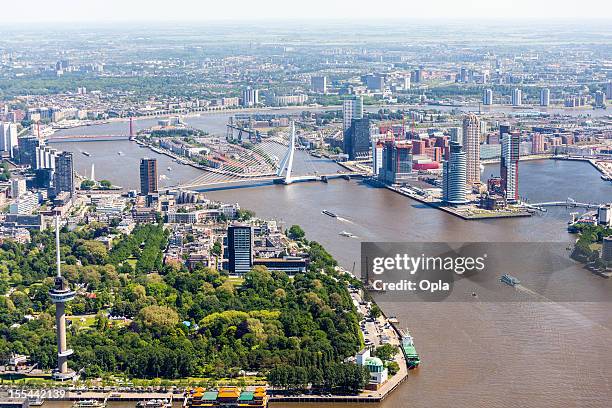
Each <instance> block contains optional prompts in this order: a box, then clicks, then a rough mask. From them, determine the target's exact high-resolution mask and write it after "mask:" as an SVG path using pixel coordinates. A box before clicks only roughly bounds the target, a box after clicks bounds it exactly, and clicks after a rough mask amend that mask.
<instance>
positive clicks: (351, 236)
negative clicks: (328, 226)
mask: <svg viewBox="0 0 612 408" xmlns="http://www.w3.org/2000/svg"><path fill="white" fill-rule="evenodd" d="M338 235H342V236H343V237H347V238H355V237H356V235H354V234H351V233H350V232H348V231H342V232H340V233H339V234H338Z"/></svg>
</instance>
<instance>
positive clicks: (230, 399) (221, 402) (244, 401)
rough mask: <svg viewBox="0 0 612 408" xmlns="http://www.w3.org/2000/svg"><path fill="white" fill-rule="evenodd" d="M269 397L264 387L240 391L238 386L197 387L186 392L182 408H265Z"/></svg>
mask: <svg viewBox="0 0 612 408" xmlns="http://www.w3.org/2000/svg"><path fill="white" fill-rule="evenodd" d="M269 399H270V396H269V395H268V394H267V392H266V389H265V387H257V388H256V389H255V391H241V390H240V388H238V387H219V389H217V390H211V391H205V390H204V389H203V388H199V387H198V388H196V389H193V390H191V391H190V392H189V393H187V395H186V397H185V402H184V404H183V408H200V407H249V408H267V407H268V402H269Z"/></svg>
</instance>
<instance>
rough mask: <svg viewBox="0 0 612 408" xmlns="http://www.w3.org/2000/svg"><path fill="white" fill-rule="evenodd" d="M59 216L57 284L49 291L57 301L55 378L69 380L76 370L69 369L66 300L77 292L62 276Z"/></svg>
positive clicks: (56, 235) (57, 225) (56, 221)
mask: <svg viewBox="0 0 612 408" xmlns="http://www.w3.org/2000/svg"><path fill="white" fill-rule="evenodd" d="M59 228H60V225H59V217H58V216H57V215H56V216H55V253H56V263H57V275H56V276H55V286H54V287H53V289H51V290H50V291H49V296H51V301H52V302H53V303H55V326H56V327H57V368H56V369H55V370H53V374H52V376H53V379H54V380H58V381H64V380H69V379H71V378H72V377H74V376H75V374H76V373H75V372H74V371H72V370H70V369H68V357H69V356H70V355H72V353H73V351H72V350H71V349H69V348H67V345H66V302H69V301H71V300H72V299H74V296H75V293H74V292H73V291H72V290H71V289H70V286H68V281H67V280H66V279H65V278H63V277H62V270H61V257H60V235H59Z"/></svg>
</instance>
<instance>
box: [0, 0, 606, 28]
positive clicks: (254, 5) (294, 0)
mask: <svg viewBox="0 0 612 408" xmlns="http://www.w3.org/2000/svg"><path fill="white" fill-rule="evenodd" d="M2 3H3V4H2V15H3V16H4V18H3V22H5V23H6V22H8V21H11V20H12V21H24V22H28V21H30V22H33V21H36V22H40V21H44V22H61V21H99V22H107V21H108V22H110V21H126V20H133V21H150V20H156V21H160V20H173V21H198V20H245V19H256V20H262V19H309V20H314V19H321V18H325V19H384V18H394V19H398V18H405V19H411V18H427V19H431V18H445V19H446V18H458V19H466V18H536V19H577V18H578V19H584V18H606V19H612V0H386V1H377V0H225V1H223V0H28V1H2Z"/></svg>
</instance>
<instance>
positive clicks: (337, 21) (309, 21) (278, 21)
mask: <svg viewBox="0 0 612 408" xmlns="http://www.w3.org/2000/svg"><path fill="white" fill-rule="evenodd" d="M29 22H30V23H35V25H34V24H29V25H27V26H24V23H25V21H17V20H13V21H12V22H8V23H7V22H5V23H3V24H2V25H0V32H1V31H3V30H5V29H7V28H10V29H13V28H20V29H24V30H37V29H40V28H42V27H49V26H53V27H57V26H61V25H65V24H73V25H75V26H76V27H75V26H72V27H65V28H66V29H73V28H80V27H79V26H80V25H81V24H87V26H88V27H92V26H93V27H102V26H103V27H108V26H118V27H122V26H126V25H138V26H148V25H152V24H162V25H164V26H165V25H178V26H191V25H197V24H210V25H216V26H220V25H232V24H242V25H247V26H248V25H260V24H269V23H274V24H275V25H276V26H285V25H289V24H294V23H300V24H304V25H306V26H317V25H331V24H333V25H343V24H351V23H360V24H362V25H363V26H366V27H367V26H374V25H379V24H401V23H406V22H411V23H422V24H430V25H436V24H458V25H461V24H463V23H465V24H473V23H474V22H479V23H483V24H484V25H485V26H490V25H494V24H495V23H499V22H513V23H518V24H521V23H525V24H527V23H538V24H543V25H559V24H568V23H569V24H581V23H598V24H604V23H610V24H612V17H607V16H606V17H588V18H587V17H581V18H569V17H567V18H566V17H564V18H553V19H544V18H539V17H533V18H530V17H521V18H518V17H508V18H501V17H498V18H487V17H461V18H450V17H440V18H431V17H424V18H419V17H408V18H402V17H395V18H365V17H354V18H321V19H313V18H252V19H248V20H247V19H214V20H204V19H202V20H197V19H193V20H172V19H166V20H162V19H151V20H138V19H135V20H108V21H100V20H99V19H97V20H87V19H83V20H54V21H32V20H29ZM296 28H299V27H296ZM473 28H477V27H473ZM500 28H503V27H500ZM610 30H611V31H612V26H611V27H610Z"/></svg>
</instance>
